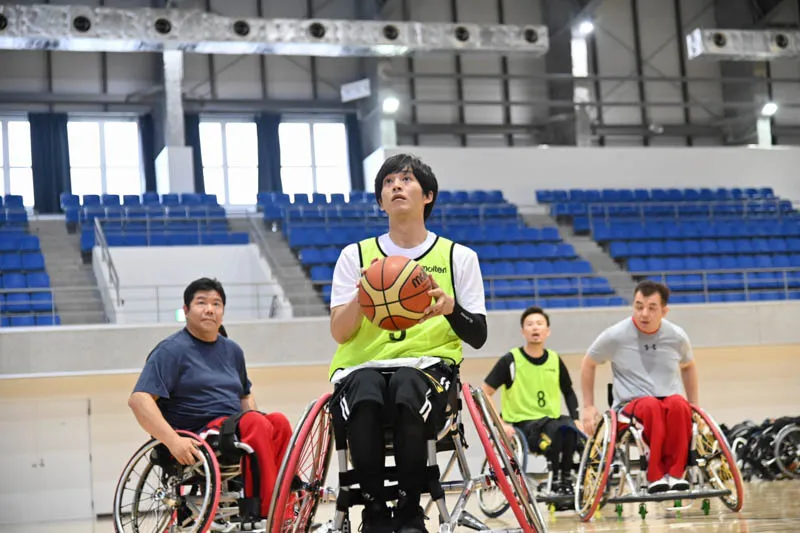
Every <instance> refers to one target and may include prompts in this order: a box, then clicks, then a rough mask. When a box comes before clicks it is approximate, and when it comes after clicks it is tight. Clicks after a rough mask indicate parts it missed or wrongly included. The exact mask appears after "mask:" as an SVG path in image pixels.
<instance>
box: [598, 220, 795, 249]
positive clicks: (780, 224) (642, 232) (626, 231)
mask: <svg viewBox="0 0 800 533" xmlns="http://www.w3.org/2000/svg"><path fill="white" fill-rule="evenodd" d="M793 236H798V237H800V221H797V220H759V221H743V220H740V221H731V222H722V221H718V222H716V223H710V222H655V221H654V222H647V223H645V224H641V223H638V222H625V221H611V222H608V223H599V224H595V226H594V228H593V229H592V238H593V239H594V240H595V241H597V242H598V243H601V244H603V243H607V242H609V241H620V240H622V241H634V240H652V239H670V240H683V239H743V238H753V237H793Z"/></svg>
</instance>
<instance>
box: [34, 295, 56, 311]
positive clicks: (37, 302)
mask: <svg viewBox="0 0 800 533" xmlns="http://www.w3.org/2000/svg"><path fill="white" fill-rule="evenodd" d="M30 305H31V310H32V311H34V312H41V313H49V312H52V311H53V309H54V307H53V293H51V292H49V291H41V292H32V293H30Z"/></svg>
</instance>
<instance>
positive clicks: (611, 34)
mask: <svg viewBox="0 0 800 533" xmlns="http://www.w3.org/2000/svg"><path fill="white" fill-rule="evenodd" d="M595 35H596V42H597V55H598V61H597V62H598V65H597V72H598V74H600V75H607V76H630V75H632V74H635V73H636V60H635V57H634V54H633V49H634V46H633V43H634V40H633V16H632V14H631V10H630V4H629V2H627V1H623V0H613V1H610V0H606V1H605V2H603V3H602V4H600V6H599V7H598V8H597V11H595ZM600 94H601V100H602V101H603V102H632V101H638V100H639V93H638V89H637V86H636V83H635V82H620V81H604V82H601V83H600ZM603 121H604V122H605V123H607V124H638V123H641V115H640V112H639V109H638V108H636V107H607V108H604V109H603Z"/></svg>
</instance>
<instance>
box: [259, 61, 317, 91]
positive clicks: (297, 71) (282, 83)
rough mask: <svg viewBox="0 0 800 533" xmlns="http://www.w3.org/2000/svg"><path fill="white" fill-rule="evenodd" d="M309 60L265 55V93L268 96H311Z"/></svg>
mask: <svg viewBox="0 0 800 533" xmlns="http://www.w3.org/2000/svg"><path fill="white" fill-rule="evenodd" d="M310 63H311V60H310V59H309V58H307V57H292V56H267V57H266V65H267V94H268V95H269V97H270V98H297V99H301V98H311V97H312V95H313V92H312V88H311V65H310Z"/></svg>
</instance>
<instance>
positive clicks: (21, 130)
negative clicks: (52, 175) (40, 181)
mask: <svg viewBox="0 0 800 533" xmlns="http://www.w3.org/2000/svg"><path fill="white" fill-rule="evenodd" d="M6 194H17V195H20V196H22V203H23V204H24V205H25V206H26V207H33V201H34V200H33V171H32V170H31V127H30V124H28V121H27V120H13V119H9V120H0V195H6Z"/></svg>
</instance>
